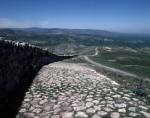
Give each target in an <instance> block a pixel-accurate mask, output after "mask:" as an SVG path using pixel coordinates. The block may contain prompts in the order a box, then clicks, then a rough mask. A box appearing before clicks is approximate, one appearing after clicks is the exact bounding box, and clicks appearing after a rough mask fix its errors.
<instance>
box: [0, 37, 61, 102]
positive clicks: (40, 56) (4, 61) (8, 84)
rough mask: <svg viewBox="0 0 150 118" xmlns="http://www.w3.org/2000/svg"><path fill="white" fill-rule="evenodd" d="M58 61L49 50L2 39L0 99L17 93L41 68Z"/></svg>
mask: <svg viewBox="0 0 150 118" xmlns="http://www.w3.org/2000/svg"><path fill="white" fill-rule="evenodd" d="M56 60H58V56H56V55H54V54H52V53H50V52H48V51H47V50H42V49H41V48H39V47H35V46H33V45H30V44H27V43H24V42H21V43H19V42H15V41H10V40H4V39H3V38H2V37H0V99H2V98H5V97H6V96H7V95H8V94H9V93H10V92H13V91H15V90H16V89H17V88H18V87H19V85H20V83H22V82H25V81H27V80H28V79H29V78H30V77H31V76H32V75H33V73H34V72H35V71H37V70H38V69H39V68H40V67H41V66H43V65H45V64H48V63H50V62H53V61H56Z"/></svg>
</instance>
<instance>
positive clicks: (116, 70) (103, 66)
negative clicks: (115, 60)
mask: <svg viewBox="0 0 150 118" xmlns="http://www.w3.org/2000/svg"><path fill="white" fill-rule="evenodd" d="M96 55H98V50H97V47H96V48H95V54H94V55H84V56H83V58H84V59H85V60H86V61H87V62H89V63H91V64H94V65H96V66H98V67H101V68H104V69H107V70H110V71H113V72H117V73H120V74H123V75H126V76H131V77H137V75H135V74H131V73H128V72H125V71H121V70H118V69H115V68H112V67H109V66H105V65H103V64H100V63H96V62H94V61H92V60H91V59H89V58H88V56H96ZM144 80H145V81H149V82H150V79H149V78H144Z"/></svg>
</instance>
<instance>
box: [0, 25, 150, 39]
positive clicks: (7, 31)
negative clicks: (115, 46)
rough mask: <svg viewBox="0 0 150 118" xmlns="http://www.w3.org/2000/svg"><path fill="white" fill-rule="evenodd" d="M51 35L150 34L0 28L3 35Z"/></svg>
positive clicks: (0, 33) (90, 30)
mask: <svg viewBox="0 0 150 118" xmlns="http://www.w3.org/2000/svg"><path fill="white" fill-rule="evenodd" d="M33 34H35V35H51V34H65V35H73V34H87V35H101V36H106V37H107V36H109V37H118V36H150V34H149V35H148V34H147V35H141V34H124V33H117V32H110V31H105V30H95V29H65V28H39V27H31V28H10V29H0V35H1V36H20V35H22V36H23V35H26V36H27V35H33Z"/></svg>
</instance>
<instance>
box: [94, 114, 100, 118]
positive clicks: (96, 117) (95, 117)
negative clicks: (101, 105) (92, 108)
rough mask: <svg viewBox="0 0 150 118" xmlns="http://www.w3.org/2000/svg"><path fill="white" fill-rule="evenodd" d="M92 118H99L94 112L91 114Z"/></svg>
mask: <svg viewBox="0 0 150 118" xmlns="http://www.w3.org/2000/svg"><path fill="white" fill-rule="evenodd" d="M92 118H101V117H100V116H99V115H97V114H94V115H93V116H92Z"/></svg>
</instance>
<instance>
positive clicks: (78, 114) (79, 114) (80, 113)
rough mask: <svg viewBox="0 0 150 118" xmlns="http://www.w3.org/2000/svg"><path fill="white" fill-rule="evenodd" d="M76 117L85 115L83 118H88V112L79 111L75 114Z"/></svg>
mask: <svg viewBox="0 0 150 118" xmlns="http://www.w3.org/2000/svg"><path fill="white" fill-rule="evenodd" d="M75 116H76V117H83V118H87V117H88V116H87V114H86V113H85V112H77V114H76V115H75Z"/></svg>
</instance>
